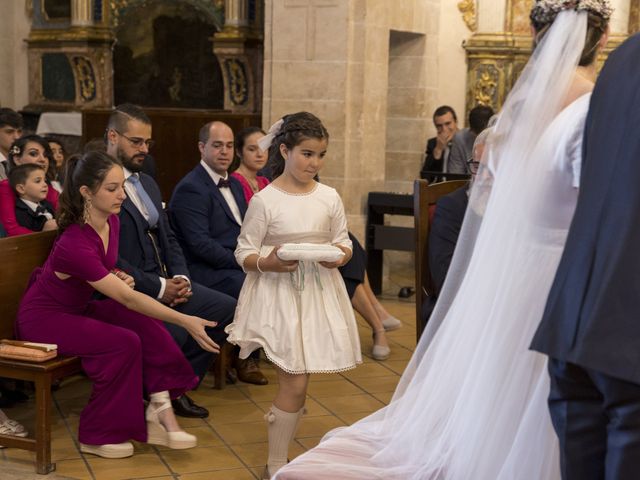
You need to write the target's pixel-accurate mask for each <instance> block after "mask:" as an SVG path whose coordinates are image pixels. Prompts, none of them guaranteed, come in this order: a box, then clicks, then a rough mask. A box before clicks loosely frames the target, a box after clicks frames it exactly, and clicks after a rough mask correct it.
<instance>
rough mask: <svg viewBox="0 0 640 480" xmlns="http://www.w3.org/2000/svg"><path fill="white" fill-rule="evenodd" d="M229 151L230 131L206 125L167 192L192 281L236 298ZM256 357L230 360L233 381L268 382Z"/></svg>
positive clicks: (241, 207)
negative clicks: (185, 169)
mask: <svg viewBox="0 0 640 480" xmlns="http://www.w3.org/2000/svg"><path fill="white" fill-rule="evenodd" d="M233 147H234V142H233V131H232V130H231V128H230V127H229V126H228V125H227V124H225V123H223V122H209V123H207V124H206V125H204V126H203V127H202V128H201V129H200V134H199V142H198V148H199V150H200V155H201V160H200V162H199V163H198V165H197V166H196V167H195V168H194V169H193V170H191V172H189V173H188V174H187V175H186V176H185V177H184V178H183V179H182V180H180V182H179V183H178V185H177V186H176V188H175V190H174V191H173V195H172V196H171V201H170V202H169V214H170V216H171V221H172V224H173V225H174V229H175V232H176V236H177V238H178V241H179V242H180V244H181V245H182V248H183V250H184V253H185V257H186V259H187V264H188V265H189V270H190V271H191V274H192V275H193V278H194V279H195V280H197V281H198V282H200V283H202V284H203V285H206V286H207V287H209V288H213V289H214V290H218V291H220V292H223V293H226V294H228V295H231V296H232V297H234V298H236V299H237V298H238V296H239V295H240V289H241V288H242V283H243V282H244V277H245V273H244V272H243V271H242V268H241V267H240V265H238V262H236V259H235V256H234V251H235V249H236V246H237V244H238V236H239V235H240V226H241V225H242V220H243V218H244V214H245V212H246V211H247V202H246V201H245V198H244V194H243V192H242V185H241V184H240V182H239V181H238V180H236V179H235V178H233V177H231V176H230V175H229V173H228V169H229V167H230V166H231V162H232V161H233V154H234V148H233ZM257 355H258V351H256V352H255V355H253V354H252V356H251V357H249V358H248V359H246V360H239V359H237V358H236V359H235V365H236V370H237V376H238V378H240V380H242V381H245V382H249V383H254V384H257V385H265V384H266V383H268V381H267V379H266V378H265V377H264V375H263V374H262V372H261V371H260V369H259V367H258V363H257V358H258V356H257ZM232 379H233V377H232Z"/></svg>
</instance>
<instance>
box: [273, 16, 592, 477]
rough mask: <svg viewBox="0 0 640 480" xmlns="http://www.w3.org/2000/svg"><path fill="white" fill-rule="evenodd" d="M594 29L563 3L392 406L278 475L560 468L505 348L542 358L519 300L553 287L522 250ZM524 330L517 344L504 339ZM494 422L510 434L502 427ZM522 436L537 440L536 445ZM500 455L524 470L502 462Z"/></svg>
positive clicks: (476, 194)
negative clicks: (543, 153) (554, 135)
mask: <svg viewBox="0 0 640 480" xmlns="http://www.w3.org/2000/svg"><path fill="white" fill-rule="evenodd" d="M586 31H587V13H586V12H584V11H583V12H576V11H574V10H566V11H562V12H560V13H559V14H558V15H557V17H556V19H555V21H554V22H553V24H552V25H551V27H550V28H549V29H548V31H547V32H546V34H545V35H544V37H543V38H542V40H541V41H540V43H539V44H538V46H537V47H536V49H535V51H534V52H533V54H532V57H531V59H530V60H529V62H528V64H527V66H526V67H525V69H524V70H523V72H522V74H521V75H520V78H519V79H518V81H517V83H516V84H515V86H514V87H513V89H512V91H511V93H510V94H509V96H508V98H507V100H506V101H505V104H504V106H503V108H502V111H501V113H500V115H499V118H498V120H497V123H496V124H495V125H494V127H493V130H492V132H491V134H490V135H489V137H488V140H487V143H486V146H485V151H484V155H483V159H482V162H481V166H480V170H479V172H478V174H477V176H476V179H475V181H474V184H473V187H472V189H471V193H470V198H469V208H468V209H467V213H466V216H465V220H464V223H463V227H462V230H461V233H460V237H459V240H458V245H457V247H456V251H455V254H454V257H453V260H452V263H451V267H450V270H449V273H448V275H447V279H446V281H445V283H444V286H443V289H442V291H441V293H440V297H439V299H438V303H437V305H436V308H435V310H434V312H433V314H432V316H431V319H430V321H429V324H428V326H427V329H426V331H425V333H424V334H423V336H422V339H421V340H420V342H419V344H418V345H417V347H416V350H415V353H414V355H413V357H412V359H411V361H410V363H409V365H408V366H407V368H406V370H405V373H404V374H403V376H402V378H401V380H400V383H399V385H398V387H397V390H396V392H395V394H394V396H393V399H392V401H391V403H390V404H389V405H388V406H387V407H385V408H383V409H382V410H379V411H378V412H376V413H374V414H372V415H370V416H368V417H366V418H364V419H363V420H360V421H359V422H357V423H355V424H354V425H352V426H350V427H346V428H343V429H338V430H335V431H333V432H330V433H329V434H327V436H326V437H325V438H324V439H323V441H322V442H321V443H320V444H319V445H318V447H316V448H315V449H314V450H311V451H310V452H307V453H306V454H304V455H302V456H300V457H298V458H297V459H295V460H294V461H293V462H291V463H290V464H289V465H287V466H286V467H285V468H284V469H283V470H281V471H280V473H279V474H278V475H277V476H276V478H278V479H294V478H295V479H320V478H323V479H324V478H327V479H328V478H340V479H341V480H354V479H359V480H363V479H377V478H385V479H397V480H399V479H402V480H408V479H416V480H417V479H420V480H443V479H451V480H463V479H472V478H473V479H482V480H486V479H489V478H491V480H494V479H496V478H504V479H509V480H513V479H517V478H523V479H534V478H535V479H541V478H550V477H549V474H548V473H549V472H551V471H553V469H554V468H557V466H556V465H552V463H554V462H556V461H557V458H555V457H553V453H550V452H552V451H553V448H554V447H555V446H554V445H536V444H535V443H536V440H540V441H541V442H542V439H543V438H546V437H545V435H546V434H547V433H548V431H547V430H545V429H547V428H548V427H547V426H546V425H544V427H539V428H538V426H537V425H536V423H537V424H538V425H542V424H543V423H544V422H543V421H541V420H537V421H536V419H533V421H532V422H530V423H531V424H532V427H527V429H528V430H527V431H522V430H521V429H520V430H518V429H517V424H518V422H520V421H521V420H522V418H523V417H526V412H527V410H528V409H529V405H528V404H527V402H528V398H529V397H530V396H531V393H532V392H511V391H510V390H509V388H510V384H511V383H510V382H511V380H512V379H514V382H513V383H516V382H515V381H516V380H518V381H520V380H521V377H519V376H521V375H523V374H524V373H523V372H526V371H527V370H526V369H523V368H520V367H521V365H520V362H519V361H515V362H513V364H508V365H501V363H500V360H501V359H500V355H502V354H503V353H502V352H503V351H504V350H505V349H507V350H509V349H510V350H511V351H513V352H516V358H519V357H518V355H520V353H519V352H522V355H521V356H522V357H526V361H528V362H531V358H532V357H529V355H537V354H535V353H533V352H528V343H529V341H530V336H529V335H528V333H527V332H522V331H519V329H520V328H521V327H520V325H519V321H520V320H521V318H519V317H520V316H521V315H520V314H521V313H522V314H523V315H524V314H525V313H526V314H529V313H530V312H527V309H528V308H529V307H528V306H527V305H521V303H519V302H518V298H517V295H518V292H524V291H529V290H528V289H538V288H540V291H539V292H536V293H539V295H540V297H541V298H540V301H539V303H541V306H540V307H539V308H542V307H543V306H544V300H545V298H546V295H547V293H548V287H549V286H550V285H547V286H543V287H539V286H538V285H530V284H528V282H527V278H526V277H527V275H526V272H527V269H531V268H535V261H536V259H535V258H528V257H527V256H526V252H525V254H524V255H523V248H522V245H524V244H526V243H527V241H528V238H530V236H531V235H532V234H535V232H533V231H532V230H533V229H535V228H536V225H535V222H532V221H531V218H532V216H534V215H535V209H536V205H537V202H539V199H537V198H536V192H539V191H540V189H539V188H538V187H539V186H540V182H545V181H546V180H545V171H544V169H543V168H541V167H540V162H537V159H536V148H537V145H538V142H539V141H540V140H541V139H542V138H543V136H544V135H545V130H546V129H547V127H548V126H549V125H550V124H551V123H552V121H553V119H554V118H555V117H556V116H557V115H558V113H559V112H560V111H561V110H562V109H563V108H564V107H565V106H566V105H564V104H563V102H564V99H565V96H566V94H567V91H568V88H569V86H570V83H571V81H572V79H573V75H574V74H575V71H576V67H577V65H578V62H579V59H580V56H581V53H582V50H583V48H584V44H585V37H586ZM530 262H534V265H533V267H532V265H531V263H530ZM523 277H524V278H523ZM535 314H536V313H534V315H535ZM540 314H541V312H540ZM497 318H500V319H502V321H505V322H506V323H505V326H504V327H503V326H500V327H499V328H501V329H504V330H508V331H507V332H506V333H505V336H504V338H502V337H501V335H496V333H495V331H492V330H491V328H492V327H493V326H494V324H495V319H497ZM534 327H535V325H534ZM501 331H502V330H501ZM519 337H523V338H522V340H521V341H520V342H519V343H517V344H516V343H514V344H505V343H504V342H506V341H507V340H505V339H512V338H519ZM527 337H528V338H527ZM541 358H542V357H541ZM535 361H537V360H535ZM540 361H541V362H544V360H542V359H541V360H540ZM471 364H473V365H474V366H479V368H482V367H486V368H485V371H486V372H489V373H488V375H489V376H487V374H485V376H482V375H478V376H477V378H476V375H469V374H468V370H469V365H471ZM491 375H495V376H496V377H495V378H500V382H496V385H495V386H494V385H492V384H491V383H492V382H491V381H490V380H489V381H487V378H489V379H491V378H492V377H491ZM521 384H522V382H520V383H519V385H521ZM497 388H499V389H501V390H504V392H500V394H502V393H504V395H505V396H506V397H508V398H513V399H514V400H511V401H510V402H509V403H512V404H516V405H513V406H509V405H508V406H506V407H502V406H501V407H500V408H499V409H496V406H495V405H486V404H487V403H488V402H486V401H483V400H484V399H486V398H487V397H489V396H491V395H495V394H496V392H495V391H494V389H497ZM536 388H545V386H544V385H542V384H540V385H538V384H536V383H535V381H534V380H533V379H532V381H531V390H532V391H533V390H534V389H536ZM509 395H512V396H511V397H509ZM511 407H513V411H511V410H510V408H511ZM537 408H544V407H539V406H537ZM536 411H537V410H536ZM510 424H515V426H513V428H512V426H511V425H510ZM492 425H496V430H505V431H508V432H509V433H508V434H502V433H499V434H498V433H496V432H494V431H492V428H491V426H492ZM520 436H525V437H526V438H527V442H525V444H520V443H519V441H518V440H519V437H520ZM543 450H544V453H542V451H543ZM536 451H537V452H536ZM541 458H543V459H545V460H544V461H543V460H541ZM501 462H503V463H505V464H507V463H508V464H510V465H517V468H515V467H513V469H512V466H505V467H501V466H500V465H498V466H496V463H498V464H500V463H501ZM488 463H491V465H488ZM469 465H473V469H472V471H473V472H474V473H473V474H472V475H469V474H468V471H469Z"/></svg>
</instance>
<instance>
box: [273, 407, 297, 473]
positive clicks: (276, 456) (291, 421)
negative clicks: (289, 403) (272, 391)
mask: <svg viewBox="0 0 640 480" xmlns="http://www.w3.org/2000/svg"><path fill="white" fill-rule="evenodd" d="M304 410H305V409H304V408H301V409H300V410H299V411H297V412H295V413H289V412H285V411H283V410H280V409H279V408H277V407H276V406H275V405H271V408H270V409H269V411H268V412H267V414H266V415H265V416H264V418H265V420H266V421H267V422H268V429H269V459H268V460H267V465H268V467H269V474H270V475H274V474H275V473H276V471H277V470H278V469H279V468H281V467H283V466H284V465H286V463H287V454H288V452H289V444H290V443H291V441H292V440H293V437H294V435H295V434H296V429H297V428H298V423H299V421H300V417H302V414H303V413H304Z"/></svg>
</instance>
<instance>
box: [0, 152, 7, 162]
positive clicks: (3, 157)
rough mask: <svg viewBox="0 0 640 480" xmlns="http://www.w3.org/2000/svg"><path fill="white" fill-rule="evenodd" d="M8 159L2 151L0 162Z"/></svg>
mask: <svg viewBox="0 0 640 480" xmlns="http://www.w3.org/2000/svg"><path fill="white" fill-rule="evenodd" d="M6 161H7V157H6V156H5V155H4V153H2V152H0V162H6Z"/></svg>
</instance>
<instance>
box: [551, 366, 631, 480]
mask: <svg viewBox="0 0 640 480" xmlns="http://www.w3.org/2000/svg"><path fill="white" fill-rule="evenodd" d="M549 374H550V375H551V391H550V394H549V410H550V412H551V420H552V422H553V426H554V428H555V430H556V433H557V435H558V439H559V440H560V469H561V472H562V478H563V480H605V479H606V480H636V479H638V478H640V385H638V384H635V383H630V382H627V381H624V380H620V379H616V378H613V377H610V376H608V375H605V374H603V373H600V372H597V371H595V370H589V369H586V368H582V367H579V366H577V365H574V364H572V363H567V362H563V361H560V360H555V359H549Z"/></svg>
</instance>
